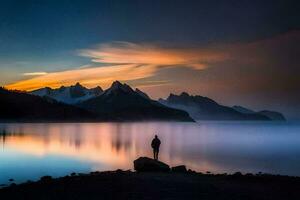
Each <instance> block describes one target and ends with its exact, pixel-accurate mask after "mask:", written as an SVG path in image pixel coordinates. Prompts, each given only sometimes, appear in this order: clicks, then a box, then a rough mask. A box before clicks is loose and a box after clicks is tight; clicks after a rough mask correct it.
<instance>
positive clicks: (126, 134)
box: [0, 121, 300, 184]
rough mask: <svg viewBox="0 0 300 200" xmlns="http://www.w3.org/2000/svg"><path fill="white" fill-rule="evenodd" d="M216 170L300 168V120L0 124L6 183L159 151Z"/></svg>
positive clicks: (123, 162) (119, 163) (0, 170)
mask: <svg viewBox="0 0 300 200" xmlns="http://www.w3.org/2000/svg"><path fill="white" fill-rule="evenodd" d="M155 134H157V135H158V136H159V138H160V139H161V141H162V145H161V149H160V155H159V159H160V160H161V161H163V162H166V163H168V164H169V165H171V166H175V165H180V164H184V165H186V166H187V167H188V168H191V169H193V170H196V171H201V172H206V171H210V172H213V173H233V172H236V171H240V172H243V173H247V172H251V173H258V172H263V173H272V174H283V175H297V176H300V135H299V134H300V124H299V123H287V122H208V121H200V122H197V123H172V122H145V123H45V124H30V123H24V124H0V184H3V183H8V179H10V178H13V179H15V181H16V182H23V181H27V180H36V179H38V178H39V177H41V176H45V175H51V176H55V177H57V176H64V175H67V174H69V173H71V172H90V171H104V170H115V169H119V168H120V169H124V170H127V169H132V168H133V160H134V159H136V158H138V157H140V156H148V157H152V149H151V146H150V142H151V140H152V138H153V137H154V135H155Z"/></svg>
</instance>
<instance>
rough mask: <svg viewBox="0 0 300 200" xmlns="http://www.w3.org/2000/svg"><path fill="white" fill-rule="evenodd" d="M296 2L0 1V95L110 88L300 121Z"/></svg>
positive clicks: (299, 41)
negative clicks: (122, 86)
mask: <svg viewBox="0 0 300 200" xmlns="http://www.w3.org/2000/svg"><path fill="white" fill-rule="evenodd" d="M299 5H300V3H298V2H297V1H289V0H285V1H277V0H273V1H268V0H265V1H258V0H252V1H250V0H249V1H244V0H235V1H233V0H227V1H220V0H219V1H216V0H209V1H200V0H199V1H192V0H172V1H171V0H164V1H161V0H149V1H141V0H119V1H116V0H102V1H101V0H98V1H96V0H95V1H93V0H81V1H79V0H24V1H17V0H2V1H1V7H0V85H2V86H5V87H7V88H9V89H18V90H27V91H30V90H34V89H37V88H41V87H45V86H50V87H53V88H57V87H60V86H61V85H65V86H68V85H72V84H75V83H76V82H80V83H81V84H82V85H84V86H86V87H94V86H97V85H100V86H101V87H102V88H104V89H105V88H107V87H109V86H110V84H111V83H112V82H113V81H114V80H119V81H121V82H125V83H128V84H129V85H131V86H132V87H138V88H140V89H142V90H143V91H145V92H147V93H148V94H149V95H150V96H151V97H152V98H154V99H158V98H160V97H162V98H165V97H167V96H168V95H169V94H170V93H175V94H179V93H181V92H183V91H186V92H189V93H190V94H193V95H202V96H208V97H210V98H212V99H214V100H216V101H217V102H219V103H221V104H225V105H229V106H232V105H243V106H246V107H249V108H251V109H254V110H263V109H271V110H277V111H280V112H282V113H284V114H285V115H286V116H287V117H288V118H289V119H300V103H299V102H300V78H299V76H300V66H299V64H300V58H299V54H300V47H299V45H300V14H299V8H300V6H299Z"/></svg>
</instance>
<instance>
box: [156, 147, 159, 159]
mask: <svg viewBox="0 0 300 200" xmlns="http://www.w3.org/2000/svg"><path fill="white" fill-rule="evenodd" d="M158 153H159V149H156V160H158Z"/></svg>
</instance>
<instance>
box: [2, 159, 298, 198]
mask: <svg viewBox="0 0 300 200" xmlns="http://www.w3.org/2000/svg"><path fill="white" fill-rule="evenodd" d="M147 159H148V158H147ZM147 159H143V158H140V160H139V159H137V160H139V162H135V168H136V167H137V165H136V163H139V164H141V161H142V164H143V165H145V161H146V165H148V164H149V162H148V161H150V162H151V164H150V165H152V166H153V163H155V161H153V160H152V159H150V160H147ZM137 160H136V161H137ZM163 164H164V163H163ZM154 165H155V166H159V165H160V164H158V165H156V164H154ZM164 165H165V164H164ZM139 167H141V166H139ZM147 169H149V168H147ZM142 171H143V170H142ZM299 197H300V177H291V176H281V175H269V174H262V173H259V174H244V175H243V174H241V173H240V172H237V173H234V174H229V175H228V174H210V173H206V174H203V173H199V172H195V171H192V170H186V168H185V167H184V166H177V167H173V168H170V170H167V171H166V166H164V171H163V172H160V171H157V170H153V168H151V170H150V171H149V170H146V171H143V172H141V171H140V170H137V171H135V172H132V171H130V170H128V171H122V170H116V171H107V172H91V173H89V174H76V173H72V174H70V175H68V176H65V177H60V178H52V177H50V176H44V177H42V178H41V179H40V180H39V181H36V182H30V181H29V182H27V183H23V184H19V185H16V184H11V185H10V186H8V187H5V188H2V189H0V198H1V199H10V200H11V199H12V200H13V199H30V200H32V199H45V200H48V199H72V200H73V199H75V200H76V199H78V200H80V199H84V200H85V199H139V200H141V199H142V200H143V199H147V200H149V199H211V200H214V199H228V200H241V199H243V200H244V199H255V200H257V199H263V200H266V199H270V200H271V199H272V200H273V199H275V200H276V199H289V200H292V199H299Z"/></svg>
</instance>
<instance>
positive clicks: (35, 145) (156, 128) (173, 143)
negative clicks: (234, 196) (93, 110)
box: [3, 123, 219, 171]
mask: <svg viewBox="0 0 300 200" xmlns="http://www.w3.org/2000/svg"><path fill="white" fill-rule="evenodd" d="M188 127H191V126H190V125H189V126H186V127H185V126H183V125H180V126H174V125H172V124H168V123H97V124H96V123H91V124H88V123H83V124H59V123H57V124H18V125H13V124H12V125H7V126H6V127H5V129H6V131H7V132H8V133H9V134H7V135H6V137H5V142H3V145H4V147H5V148H6V149H13V150H14V151H18V152H22V153H26V154H29V155H33V156H36V157H45V156H48V155H54V156H62V157H67V158H72V159H76V160H79V161H82V162H86V163H92V170H114V169H117V168H121V169H132V168H133V160H135V159H137V158H138V157H140V156H148V157H152V149H151V147H150V142H151V140H152V138H153V137H154V135H155V134H159V133H163V134H159V136H160V138H161V140H162V146H161V150H160V160H162V161H164V162H166V163H168V164H170V165H171V166H174V165H178V164H185V165H187V166H188V167H190V168H192V169H195V170H199V171H206V170H208V169H209V170H211V171H218V170H219V166H218V165H214V164H213V163H212V162H211V160H210V159H207V157H206V156H205V154H203V155H202V154H201V153H199V152H198V151H199V150H198V149H199V148H200V149H201V148H202V147H205V146H203V145H201V144H200V145H198V141H197V140H198V139H197V138H196V140H195V139H194V138H189V139H187V138H186V137H185V136H184V132H185V131H187V130H186V128H188ZM192 127H193V126H192ZM189 129H190V128H189ZM188 132H194V130H188ZM197 135H198V134H197ZM197 137H199V135H198V136H197ZM190 140H191V141H190ZM195 141H196V143H197V152H190V151H191V150H193V146H191V145H193V143H194V142H195ZM200 141H201V142H202V143H205V138H201V140H200ZM185 145H188V146H187V147H185ZM194 145H196V144H194ZM203 152H204V153H205V149H203ZM195 153H196V154H195ZM103 165H105V166H106V167H105V168H103Z"/></svg>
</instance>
